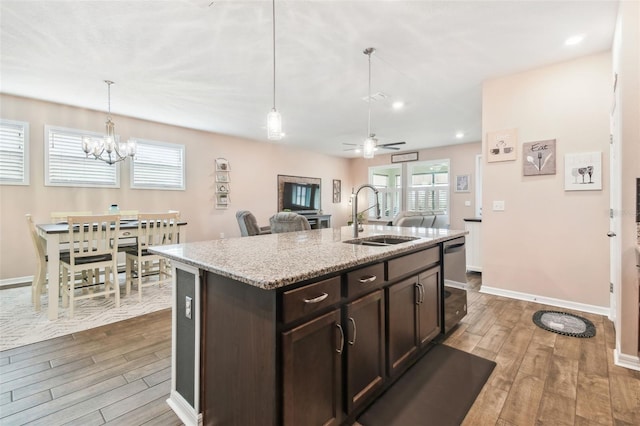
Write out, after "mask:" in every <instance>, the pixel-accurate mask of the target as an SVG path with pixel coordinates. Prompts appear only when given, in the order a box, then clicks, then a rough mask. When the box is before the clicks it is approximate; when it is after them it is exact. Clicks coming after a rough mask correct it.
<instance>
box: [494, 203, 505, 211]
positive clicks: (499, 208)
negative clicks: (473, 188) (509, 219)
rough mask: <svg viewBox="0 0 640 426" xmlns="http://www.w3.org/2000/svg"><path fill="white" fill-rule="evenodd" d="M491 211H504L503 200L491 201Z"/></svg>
mask: <svg viewBox="0 0 640 426" xmlns="http://www.w3.org/2000/svg"><path fill="white" fill-rule="evenodd" d="M493 211H494V212H503V211H504V201H494V202H493Z"/></svg>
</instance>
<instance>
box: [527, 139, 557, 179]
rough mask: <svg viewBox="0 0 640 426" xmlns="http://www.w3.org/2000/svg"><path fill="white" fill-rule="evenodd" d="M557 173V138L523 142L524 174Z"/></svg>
mask: <svg viewBox="0 0 640 426" xmlns="http://www.w3.org/2000/svg"><path fill="white" fill-rule="evenodd" d="M555 174H556V140H555V139H550V140H546V141H538V142H525V143H523V144H522V175H523V176H538V175H555Z"/></svg>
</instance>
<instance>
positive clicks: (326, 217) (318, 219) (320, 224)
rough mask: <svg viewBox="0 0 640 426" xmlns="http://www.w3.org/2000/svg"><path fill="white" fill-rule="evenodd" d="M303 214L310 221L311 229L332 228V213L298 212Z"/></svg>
mask: <svg viewBox="0 0 640 426" xmlns="http://www.w3.org/2000/svg"><path fill="white" fill-rule="evenodd" d="M296 213H298V214H301V215H303V216H304V217H306V218H307V220H308V221H309V225H311V229H322V228H331V215H330V214H317V213H304V212H296Z"/></svg>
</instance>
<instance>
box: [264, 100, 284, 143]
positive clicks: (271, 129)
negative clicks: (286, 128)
mask: <svg viewBox="0 0 640 426" xmlns="http://www.w3.org/2000/svg"><path fill="white" fill-rule="evenodd" d="M267 138H268V139H269V140H275V141H277V140H280V139H282V117H281V116H280V113H279V112H278V111H276V109H275V108H274V109H272V110H271V111H269V114H267Z"/></svg>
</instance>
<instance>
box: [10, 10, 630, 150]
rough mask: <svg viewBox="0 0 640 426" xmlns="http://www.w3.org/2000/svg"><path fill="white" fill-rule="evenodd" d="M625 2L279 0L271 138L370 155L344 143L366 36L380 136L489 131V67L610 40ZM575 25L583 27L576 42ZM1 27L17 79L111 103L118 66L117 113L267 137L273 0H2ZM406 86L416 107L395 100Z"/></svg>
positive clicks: (361, 127)
mask: <svg viewBox="0 0 640 426" xmlns="http://www.w3.org/2000/svg"><path fill="white" fill-rule="evenodd" d="M617 9H618V2H617V1H612V0H609V1H607V0H600V1H581V0H571V1H556V0H552V1H418V0H416V1H390V0H389V1H364V0H333V1H329V0H276V1H275V10H276V61H277V62H276V76H277V77H276V107H277V109H278V111H280V113H281V114H282V117H283V130H284V132H286V137H285V138H284V139H283V140H281V141H278V142H273V143H280V144H287V145H291V146H297V147H301V148H305V149H310V150H314V151H318V152H323V153H326V154H329V155H336V156H345V157H352V156H356V155H357V154H354V152H353V151H345V150H344V149H345V145H343V144H344V143H361V142H362V141H363V140H364V139H365V138H366V136H367V115H368V107H369V106H368V105H367V94H368V62H367V61H368V59H367V56H366V55H365V54H364V53H363V50H364V49H365V48H367V47H374V48H375V49H376V52H375V53H374V54H373V55H372V58H371V92H372V94H375V93H378V92H381V93H383V94H384V95H386V97H385V98H383V99H381V100H375V101H372V103H371V128H372V132H374V133H376V134H377V137H378V139H379V143H381V144H382V143H390V142H397V141H406V145H402V146H401V148H402V151H412V150H416V149H420V148H427V147H434V146H442V145H450V144H455V143H465V142H475V141H480V140H481V139H482V136H481V88H482V82H483V81H484V80H486V79H488V78H492V77H497V76H502V75H508V74H511V73H515V72H519V71H524V70H528V69H531V68H535V67H539V66H544V65H548V64H552V63H555V62H559V61H563V60H568V59H572V58H577V57H580V56H583V55H587V54H592V53H597V52H602V51H606V50H609V49H610V48H611V43H612V40H613V33H614V27H615V20H616V14H617ZM575 34H583V35H584V36H585V38H584V41H583V42H582V43H581V44H578V45H575V46H565V45H564V41H565V39H566V38H567V37H569V36H571V35H575ZM0 43H1V44H0V90H1V91H2V92H4V93H8V94H14V95H19V96H25V97H31V98H38V99H44V100H47V101H52V102H57V103H62V104H68V105H74V106H78V107H84V108H90V109H96V110H99V111H106V108H107V89H106V85H105V83H104V82H103V80H106V79H108V80H113V81H115V85H114V86H113V87H112V90H111V108H112V112H113V113H114V114H119V115H127V116H132V117H137V118H142V119H146V120H152V121H158V122H163V123H169V124H173V125H177V126H183V127H188V128H194V129H200V130H206V131H211V132H216V133H223V134H229V135H234V136H239V137H243V138H249V139H254V140H258V141H263V142H265V143H266V142H268V141H267V138H266V129H265V127H266V115H267V113H268V112H269V110H270V109H271V107H272V103H273V99H272V90H273V88H272V85H273V80H272V78H273V74H272V70H273V62H272V61H273V50H272V9H271V1H270V0H255V1H242V0H213V1H211V0H183V1H179V0H166V1H162V0H153V1H77V0H75V1H73V0H66V1H31V0H21V1H10V0H1V1H0ZM396 100H402V101H404V103H405V107H404V108H403V109H401V110H394V109H393V108H392V107H391V104H392V102H394V101H396ZM115 123H116V130H117V125H118V122H117V119H116V120H115ZM101 127H102V124H101V123H96V128H95V129H86V130H101ZM459 131H462V132H464V133H465V136H464V137H463V138H460V139H457V138H456V137H455V133H456V132H459ZM172 142H179V141H172ZM378 152H389V151H378Z"/></svg>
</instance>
